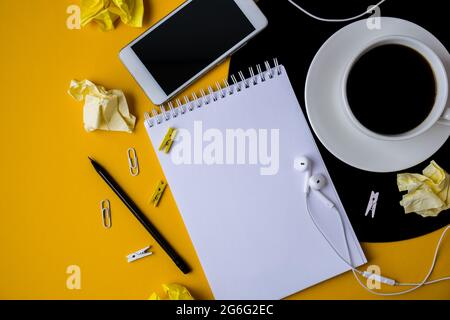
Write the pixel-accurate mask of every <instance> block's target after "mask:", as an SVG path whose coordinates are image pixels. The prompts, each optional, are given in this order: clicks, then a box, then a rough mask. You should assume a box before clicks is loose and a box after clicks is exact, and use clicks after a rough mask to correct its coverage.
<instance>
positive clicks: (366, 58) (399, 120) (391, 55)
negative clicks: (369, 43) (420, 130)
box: [347, 44, 436, 135]
mask: <svg viewBox="0 0 450 320" xmlns="http://www.w3.org/2000/svg"><path fill="white" fill-rule="evenodd" d="M435 98H436V83H435V79H434V74H433V71H432V69H431V66H430V65H429V63H428V62H427V61H426V60H425V58H424V57H423V56H422V55H421V54H420V53H418V52H417V51H415V50H413V49H411V48H408V47H405V46H402V45H394V44H392V45H391V44H389V45H383V46H380V47H376V48H374V49H372V50H370V51H369V52H367V53H366V54H364V55H363V56H362V57H361V58H360V59H359V60H358V61H357V62H356V63H355V64H354V66H353V68H352V70H351V71H350V74H349V77H348V81H347V99H348V102H349V105H350V109H351V110H352V112H353V114H354V115H355V117H356V119H358V121H359V122H360V123H361V124H362V125H363V126H365V127H366V128H367V129H369V130H371V131H374V132H377V133H380V134H385V135H393V134H400V133H404V132H407V131H409V130H412V129H414V128H415V127H417V126H418V125H419V124H421V123H422V122H423V121H424V120H425V118H426V117H427V116H428V115H429V113H430V111H431V109H432V107H433V105H434V101H435Z"/></svg>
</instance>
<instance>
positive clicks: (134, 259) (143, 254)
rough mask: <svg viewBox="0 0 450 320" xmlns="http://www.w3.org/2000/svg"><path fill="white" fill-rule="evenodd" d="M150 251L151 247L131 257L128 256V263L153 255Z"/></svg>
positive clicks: (131, 254)
mask: <svg viewBox="0 0 450 320" xmlns="http://www.w3.org/2000/svg"><path fill="white" fill-rule="evenodd" d="M148 249H150V246H148V247H145V248H144V249H141V250H138V251H136V252H134V253H130V254H129V255H127V259H128V262H133V261H136V260H139V259H142V258H144V257H146V256H149V255H152V254H153V252H151V251H148Z"/></svg>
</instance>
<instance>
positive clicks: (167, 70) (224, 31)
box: [119, 0, 267, 105]
mask: <svg viewBox="0 0 450 320" xmlns="http://www.w3.org/2000/svg"><path fill="white" fill-rule="evenodd" d="M266 26H267V19H266V17H265V16H264V15H263V13H262V12H261V11H260V10H259V8H258V7H257V5H256V4H255V2H254V1H253V0H189V1H186V2H185V3H183V4H182V5H181V6H180V7H178V8H177V9H175V10H174V11H173V12H172V13H170V14H169V15H168V16H166V17H165V18H164V19H162V20H161V21H160V22H158V23H157V24H156V25H154V26H153V27H151V28H150V29H148V30H147V31H145V32H144V33H143V34H142V35H141V36H139V37H138V38H137V39H135V40H134V41H132V42H131V43H130V44H128V45H127V46H126V47H125V48H123V49H122V50H121V51H120V54H119V57H120V60H121V61H122V62H123V64H124V65H125V66H126V68H127V69H128V70H129V71H130V73H131V74H132V76H133V77H134V79H135V80H136V81H137V83H138V84H139V85H140V86H141V88H142V89H143V90H144V92H145V93H146V94H147V96H148V97H149V98H150V100H151V101H152V102H153V103H154V104H156V105H160V104H163V103H164V102H166V101H167V100H169V99H170V98H172V97H173V96H174V95H176V94H177V93H179V92H180V91H181V90H183V89H184V88H185V87H187V86H188V85H189V84H191V83H192V82H193V81H195V80H196V79H198V78H199V77H200V76H201V75H203V74H205V73H206V72H207V71H208V70H210V69H212V68H213V67H214V66H216V65H217V64H219V63H221V62H222V61H223V60H224V59H225V58H227V57H228V56H230V55H231V54H232V53H233V52H235V51H237V50H238V49H239V48H241V47H242V46H243V45H244V44H245V43H247V41H248V40H249V39H251V38H252V37H254V36H255V35H256V34H258V33H259V32H260V31H261V30H263V29H264V28H265V27H266Z"/></svg>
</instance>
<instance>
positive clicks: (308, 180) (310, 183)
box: [294, 156, 450, 296]
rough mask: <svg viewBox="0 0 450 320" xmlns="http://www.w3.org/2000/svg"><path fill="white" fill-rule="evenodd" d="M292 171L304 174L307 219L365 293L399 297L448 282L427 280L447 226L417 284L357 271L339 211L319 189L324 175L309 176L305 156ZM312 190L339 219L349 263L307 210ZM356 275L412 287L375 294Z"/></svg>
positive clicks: (310, 170) (295, 161) (295, 162)
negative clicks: (427, 268)
mask: <svg viewBox="0 0 450 320" xmlns="http://www.w3.org/2000/svg"><path fill="white" fill-rule="evenodd" d="M294 169H295V170H297V171H300V172H305V184H304V190H303V191H304V193H305V201H306V210H307V212H308V214H309V217H310V218H311V220H312V222H313V224H314V226H315V227H316V229H317V230H318V231H319V233H320V234H321V235H322V236H323V238H324V239H325V240H326V242H327V243H328V245H329V246H330V247H331V248H332V249H333V251H334V252H335V253H336V255H337V256H338V257H339V258H340V259H341V260H342V261H343V262H344V263H345V264H347V265H348V266H349V267H350V268H351V269H352V271H353V275H354V276H355V278H356V281H358V283H359V284H360V285H361V286H362V287H363V288H364V289H366V290H367V291H369V292H370V293H373V294H376V295H380V296H394V295H401V294H404V293H408V292H412V291H414V290H416V289H418V288H420V287H422V286H424V285H429V284H433V283H437V282H441V281H446V280H450V277H445V278H440V279H436V280H431V281H428V279H429V278H430V276H431V274H432V272H433V270H434V266H435V264H436V260H437V255H438V252H439V248H440V246H441V243H442V240H443V239H444V236H445V234H446V233H447V231H448V230H449V229H450V227H449V226H447V227H446V228H445V229H444V231H443V232H442V234H441V237H440V238H439V241H438V243H437V245H436V249H435V252H434V258H433V261H432V263H431V267H430V268H429V270H428V273H427V275H426V276H425V278H424V279H423V280H422V281H421V282H419V283H401V282H397V281H396V280H394V279H391V278H387V277H384V276H382V275H377V274H373V273H370V272H367V271H360V270H358V269H356V268H355V267H354V266H353V263H352V261H351V254H350V248H349V246H348V241H347V234H346V232H345V227H344V222H343V221H342V217H341V215H340V213H339V210H338V209H337V208H336V206H335V204H334V203H333V202H332V201H331V200H330V199H328V198H327V197H326V196H325V195H324V194H323V193H322V192H321V189H322V188H323V187H325V186H326V185H327V180H326V178H325V176H324V175H322V174H316V175H311V173H312V162H311V160H310V159H308V158H307V157H305V156H301V157H298V158H296V159H295V160H294ZM310 189H312V190H314V193H315V194H316V195H317V196H318V199H319V200H320V201H321V202H322V203H323V204H324V205H325V206H326V207H327V208H329V209H332V210H333V211H335V212H336V213H337V215H338V217H339V221H340V227H341V229H342V232H343V234H344V239H345V245H346V248H347V253H348V257H349V258H350V261H347V259H345V258H344V257H343V256H342V254H341V253H340V252H339V251H338V250H337V249H336V247H335V246H334V244H333V243H332V242H331V241H330V240H329V239H328V237H327V236H326V235H325V233H324V232H323V230H322V228H321V227H320V226H319V225H318V224H317V222H316V220H315V218H314V216H313V215H312V213H311V211H310V209H309V201H308V199H309V190H310ZM358 275H360V276H363V277H365V278H368V279H372V280H375V281H378V282H382V283H385V284H388V285H391V286H409V287H412V288H410V289H407V290H403V291H399V292H389V293H382V292H377V291H374V290H372V289H370V288H369V287H367V286H366V285H365V284H364V283H363V282H362V281H361V279H360V278H359V277H358Z"/></svg>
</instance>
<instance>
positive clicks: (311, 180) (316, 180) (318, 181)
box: [294, 157, 335, 209]
mask: <svg viewBox="0 0 450 320" xmlns="http://www.w3.org/2000/svg"><path fill="white" fill-rule="evenodd" d="M294 168H295V170H297V171H300V172H305V184H304V187H303V192H304V193H306V194H308V193H309V190H310V188H311V189H313V190H314V191H316V192H317V195H318V197H319V199H320V201H322V202H323V204H324V205H325V206H327V207H328V208H330V209H331V208H333V207H334V206H335V205H334V203H333V202H331V200H330V199H328V198H327V197H326V196H325V195H324V194H323V193H322V192H321V191H320V190H321V189H322V188H323V187H325V186H326V185H327V179H326V178H325V177H324V176H323V175H321V174H317V175H313V176H311V168H312V163H311V160H309V159H308V158H307V157H298V158H296V159H295V161H294Z"/></svg>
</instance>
